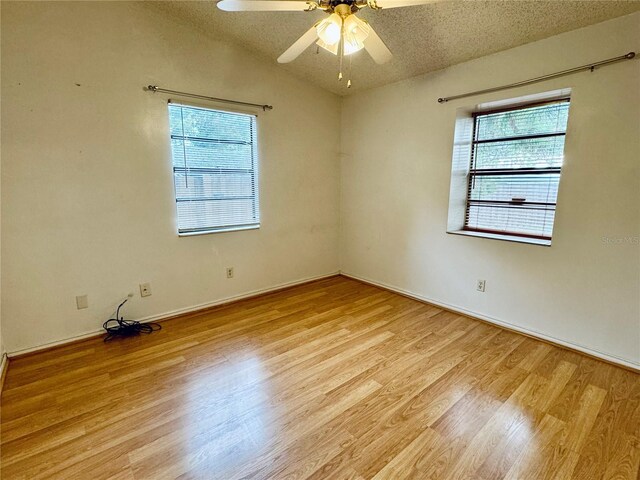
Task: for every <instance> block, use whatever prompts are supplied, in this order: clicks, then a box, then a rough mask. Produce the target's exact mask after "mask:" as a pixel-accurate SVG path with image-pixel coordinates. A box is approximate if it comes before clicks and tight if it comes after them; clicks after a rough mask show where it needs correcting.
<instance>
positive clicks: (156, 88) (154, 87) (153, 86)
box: [147, 85, 158, 92]
mask: <svg viewBox="0 0 640 480" xmlns="http://www.w3.org/2000/svg"><path fill="white" fill-rule="evenodd" d="M147 90H150V91H152V92H155V91H156V90H158V86H157V85H148V86H147Z"/></svg>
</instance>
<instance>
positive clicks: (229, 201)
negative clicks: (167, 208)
mask: <svg viewBox="0 0 640 480" xmlns="http://www.w3.org/2000/svg"><path fill="white" fill-rule="evenodd" d="M169 127H170V133H171V151H172V160H173V177H174V182H175V194H176V204H177V210H178V233H179V234H194V233H209V232H216V231H229V230H242V229H249V228H258V227H259V226H260V208H259V203H258V161H257V143H256V116H255V115H249V114H243V113H232V112H226V111H221V110H211V109H206V108H200V107H193V106H187V105H179V104H175V103H170V104H169Z"/></svg>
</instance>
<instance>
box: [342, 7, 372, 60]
mask: <svg viewBox="0 0 640 480" xmlns="http://www.w3.org/2000/svg"><path fill="white" fill-rule="evenodd" d="M369 29H370V28H369V25H367V23H366V22H363V21H362V20H360V19H359V18H358V17H356V16H355V15H349V16H348V17H347V18H346V19H345V20H344V54H345V55H351V54H352V53H355V52H358V51H360V50H362V49H363V48H364V41H365V40H366V39H367V37H368V36H369Z"/></svg>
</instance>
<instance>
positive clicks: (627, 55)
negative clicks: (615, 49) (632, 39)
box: [625, 52, 636, 59]
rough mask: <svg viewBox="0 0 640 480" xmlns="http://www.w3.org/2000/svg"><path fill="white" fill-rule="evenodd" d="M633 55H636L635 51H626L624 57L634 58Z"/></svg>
mask: <svg viewBox="0 0 640 480" xmlns="http://www.w3.org/2000/svg"><path fill="white" fill-rule="evenodd" d="M635 56H636V52H629V53H627V54H626V55H625V57H627V58H629V59H631V58H634V57H635Z"/></svg>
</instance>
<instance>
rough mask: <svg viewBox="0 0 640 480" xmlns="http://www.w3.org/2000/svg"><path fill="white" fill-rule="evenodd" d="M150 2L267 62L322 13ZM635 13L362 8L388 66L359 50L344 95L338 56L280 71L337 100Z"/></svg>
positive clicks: (481, 6)
mask: <svg viewBox="0 0 640 480" xmlns="http://www.w3.org/2000/svg"><path fill="white" fill-rule="evenodd" d="M153 3H154V8H156V9H160V10H163V11H165V12H166V13H167V14H169V15H172V16H173V17H174V18H180V19H182V20H184V21H186V22H189V23H191V24H192V25H194V26H195V27H197V28H198V29H199V30H201V31H204V32H207V33H208V34H210V35H212V36H213V37H216V38H221V39H226V40H229V41H232V42H234V43H238V44H240V45H243V46H245V47H246V48H248V49H250V50H252V51H254V52H256V53H258V54H259V55H262V56H264V57H266V58H267V59H269V60H270V61H272V62H274V63H275V62H276V59H277V58H278V56H280V54H281V53H282V52H284V51H285V50H286V49H287V48H288V47H289V46H290V45H291V44H292V43H293V42H294V41H296V40H297V39H298V37H300V36H301V35H302V34H303V33H304V32H305V31H306V30H308V29H309V28H310V27H311V26H312V25H313V23H314V22H316V21H317V20H318V19H321V18H323V17H324V16H325V15H326V14H325V13H324V12H322V11H313V12H293V13H291V12H247V13H244V12H242V13H233V12H223V11H220V10H219V9H218V8H217V7H216V5H215V1H204V2H200V1H176V2H174V1H165V2H158V3H156V2H153ZM638 10H640V1H614V0H604V1H599V0H588V1H584V0H582V1H573V0H555V1H537V0H534V1H531V0H508V1H500V0H489V1H484V0H466V1H462V0H451V1H441V2H437V3H433V4H428V5H422V6H416V7H405V8H396V9H389V10H380V11H373V10H370V9H368V8H365V9H363V10H362V11H361V12H360V13H359V14H358V15H359V16H360V17H362V18H364V19H366V20H367V21H369V23H370V24H371V25H372V26H373V27H374V29H375V30H376V32H377V33H378V35H380V37H382V39H383V40H384V41H385V43H386V44H387V45H388V47H389V48H390V49H391V51H392V52H393V60H391V61H390V62H389V63H387V64H385V65H377V64H376V63H374V62H373V60H371V58H370V57H369V56H368V54H367V53H366V52H365V51H364V50H363V51H360V52H358V53H356V54H354V55H352V57H353V60H352V61H353V64H352V75H351V78H352V79H353V87H352V88H351V89H346V88H345V85H344V83H343V82H338V81H337V77H336V75H337V68H338V60H337V57H336V56H334V55H332V54H330V53H328V52H326V51H324V50H322V49H320V52H319V53H316V51H317V49H316V47H315V45H314V46H312V47H310V48H308V49H307V50H306V51H305V52H304V53H303V54H302V55H300V57H298V58H297V59H296V60H294V61H293V62H292V63H289V64H284V65H280V68H283V69H286V70H287V71H289V72H291V73H293V74H294V75H296V76H297V77H299V78H303V79H305V80H307V81H309V82H312V83H313V84H315V85H317V86H319V87H322V88H325V89H327V90H329V91H331V92H334V93H337V94H338V95H348V94H349V93H352V92H354V91H358V90H362V89H366V88H371V87H376V86H380V85H384V84H387V83H392V82H395V81H398V80H402V79H405V78H409V77H412V76H415V75H419V74H423V73H427V72H431V71H434V70H439V69H441V68H445V67H447V66H450V65H454V64H456V63H461V62H464V61H467V60H471V59H473V58H478V57H481V56H483V55H488V54H491V53H495V52H498V51H500V50H506V49H508V48H512V47H516V46H518V45H522V44H525V43H529V42H532V41H535V40H539V39H542V38H545V37H549V36H552V35H556V34H558V33H562V32H566V31H569V30H574V29H576V28H580V27H584V26H586V25H591V24H594V23H598V22H602V21H604V20H607V19H610V18H614V17H618V16H622V15H626V14H629V13H632V12H635V11H638Z"/></svg>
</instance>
